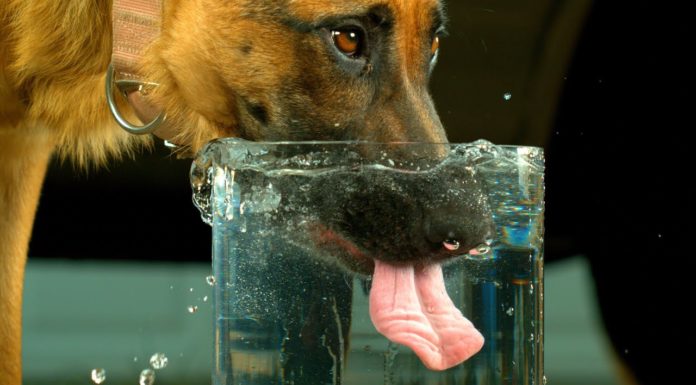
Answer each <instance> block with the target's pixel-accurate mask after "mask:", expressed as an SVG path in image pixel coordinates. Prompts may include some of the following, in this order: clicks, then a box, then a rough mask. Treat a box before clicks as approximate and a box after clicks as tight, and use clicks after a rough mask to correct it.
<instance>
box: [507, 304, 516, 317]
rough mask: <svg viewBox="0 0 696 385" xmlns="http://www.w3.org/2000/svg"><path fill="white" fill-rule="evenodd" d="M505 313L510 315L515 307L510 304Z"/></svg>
mask: <svg viewBox="0 0 696 385" xmlns="http://www.w3.org/2000/svg"><path fill="white" fill-rule="evenodd" d="M505 313H507V315H509V316H512V315H513V314H514V313H515V308H514V307H512V306H511V307H510V308H508V309H507V311H506V312H505Z"/></svg>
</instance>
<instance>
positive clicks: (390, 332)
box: [191, 139, 544, 385]
mask: <svg viewBox="0 0 696 385" xmlns="http://www.w3.org/2000/svg"><path fill="white" fill-rule="evenodd" d="M543 172H544V160H543V152H542V150H541V149H539V148H532V147H512V146H495V145H493V144H491V143H489V142H485V141H479V142H475V143H471V144H426V143H386V144H385V143H366V142H279V143H259V142H247V141H242V140H238V139H223V140H218V141H215V142H212V143H211V144H209V145H208V146H207V147H206V148H205V149H204V150H203V151H202V152H201V154H200V155H199V157H198V158H197V159H196V161H195V162H194V164H193V166H192V171H191V180H192V186H193V189H194V202H195V203H196V205H197V206H198V208H199V209H200V210H201V213H202V217H203V220H204V221H206V222H207V223H209V224H211V225H212V226H213V272H214V277H215V290H214V309H215V317H214V319H215V353H214V354H215V357H214V365H215V367H214V369H213V383H214V384H216V385H242V384H245V385H261V384H263V385H270V384H273V385H278V384H284V385H290V384H293V385H323V384H354V385H366V384H367V385H377V384H385V385H396V384H404V385H405V384H419V385H427V384H433V385H434V384H438V385H443V384H465V385H474V384H480V385H483V384H486V385H497V384H510V385H511V384H515V385H523V384H542V382H543V381H542V379H543V213H544V185H543Z"/></svg>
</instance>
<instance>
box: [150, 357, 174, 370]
mask: <svg viewBox="0 0 696 385" xmlns="http://www.w3.org/2000/svg"><path fill="white" fill-rule="evenodd" d="M168 363H169V359H168V358H167V356H165V355H164V353H155V354H153V355H152V357H150V366H152V368H153V369H156V370H160V369H164V368H166V367H167V364H168Z"/></svg>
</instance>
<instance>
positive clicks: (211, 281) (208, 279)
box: [205, 275, 215, 286]
mask: <svg viewBox="0 0 696 385" xmlns="http://www.w3.org/2000/svg"><path fill="white" fill-rule="evenodd" d="M205 282H207V283H208V285H209V286H215V277H214V276H212V275H209V276H207V277H205Z"/></svg>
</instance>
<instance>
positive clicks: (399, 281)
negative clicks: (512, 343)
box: [370, 260, 483, 370]
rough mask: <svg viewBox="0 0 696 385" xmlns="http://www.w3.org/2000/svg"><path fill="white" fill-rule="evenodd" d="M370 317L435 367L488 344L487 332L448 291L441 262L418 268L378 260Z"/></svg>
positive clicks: (445, 365) (461, 358)
mask: <svg viewBox="0 0 696 385" xmlns="http://www.w3.org/2000/svg"><path fill="white" fill-rule="evenodd" d="M370 318H371V319H372V323H373V324H374V325H375V328H377V331H379V332H380V333H382V334H383V335H384V336H385V337H387V338H388V339H390V340H391V341H392V342H396V343H398V344H402V345H405V346H407V347H409V348H411V349H412V350H413V351H414V352H415V353H416V355H418V357H419V358H420V359H421V361H423V364H424V365H425V366H426V367H428V368H429V369H432V370H445V369H449V368H451V367H453V366H455V365H459V364H460V363H462V362H464V361H466V360H467V359H469V357H471V356H473V355H474V354H476V353H477V352H478V351H479V350H481V347H483V336H482V335H481V333H479V332H478V330H476V328H474V325H473V324H472V323H471V321H469V320H468V319H466V318H464V316H463V315H462V313H461V312H460V311H459V309H457V308H456V307H455V306H454V304H453V303H452V300H451V299H450V298H449V296H448V295H447V290H446V289H445V281H444V278H443V276H442V268H441V267H440V265H437V264H436V265H430V266H427V267H419V268H414V267H413V266H394V265H389V264H387V263H385V262H381V261H378V260H375V272H374V275H373V278H372V289H371V291H370Z"/></svg>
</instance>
